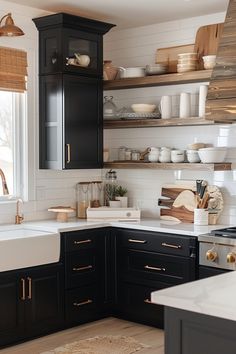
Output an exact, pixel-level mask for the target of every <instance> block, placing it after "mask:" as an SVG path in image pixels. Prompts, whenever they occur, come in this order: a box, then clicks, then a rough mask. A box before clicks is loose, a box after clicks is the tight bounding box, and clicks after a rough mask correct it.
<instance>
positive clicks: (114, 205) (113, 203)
mask: <svg viewBox="0 0 236 354" xmlns="http://www.w3.org/2000/svg"><path fill="white" fill-rule="evenodd" d="M109 206H110V207H112V208H120V207H121V202H120V201H119V200H110V201H109Z"/></svg>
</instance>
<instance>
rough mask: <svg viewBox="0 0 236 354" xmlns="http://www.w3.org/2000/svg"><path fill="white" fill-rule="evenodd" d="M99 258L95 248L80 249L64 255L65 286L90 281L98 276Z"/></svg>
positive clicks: (69, 286) (75, 285)
mask: <svg viewBox="0 0 236 354" xmlns="http://www.w3.org/2000/svg"><path fill="white" fill-rule="evenodd" d="M99 268H100V270H101V266H100V267H99V259H98V257H97V256H96V252H95V250H90V251H86V250H84V251H80V252H73V253H71V254H68V255H67V257H66V287H67V288H72V287H77V286H81V285H83V284H85V283H91V282H93V281H94V280H96V278H97V277H98V276H99V274H98V273H99Z"/></svg>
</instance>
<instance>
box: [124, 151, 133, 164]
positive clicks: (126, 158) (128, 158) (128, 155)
mask: <svg viewBox="0 0 236 354" xmlns="http://www.w3.org/2000/svg"><path fill="white" fill-rule="evenodd" d="M131 152H132V150H131V149H125V160H127V161H130V160H131Z"/></svg>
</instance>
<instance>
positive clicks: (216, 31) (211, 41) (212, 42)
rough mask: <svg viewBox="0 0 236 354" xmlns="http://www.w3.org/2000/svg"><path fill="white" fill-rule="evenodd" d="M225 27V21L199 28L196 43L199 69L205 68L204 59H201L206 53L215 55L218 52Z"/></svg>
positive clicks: (195, 50)
mask: <svg viewBox="0 0 236 354" xmlns="http://www.w3.org/2000/svg"><path fill="white" fill-rule="evenodd" d="M223 27H224V24H223V23H216V24H213V25H208V26H202V27H200V28H199V29H198V31H197V33H196V38H195V45H194V52H195V53H198V56H199V59H200V60H199V68H198V69H204V66H203V61H202V59H201V58H202V57H203V56H204V55H214V54H216V53H217V49H218V46H219V40H220V37H221V34H222V31H223Z"/></svg>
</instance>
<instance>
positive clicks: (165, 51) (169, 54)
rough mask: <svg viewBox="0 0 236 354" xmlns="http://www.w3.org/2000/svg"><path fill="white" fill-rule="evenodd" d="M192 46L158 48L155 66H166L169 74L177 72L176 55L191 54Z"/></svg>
mask: <svg viewBox="0 0 236 354" xmlns="http://www.w3.org/2000/svg"><path fill="white" fill-rule="evenodd" d="M193 52H194V44H187V45H179V46H176V47H168V48H159V49H157V51H156V64H166V65H168V72H169V73H176V72H177V63H178V54H181V53H193Z"/></svg>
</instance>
